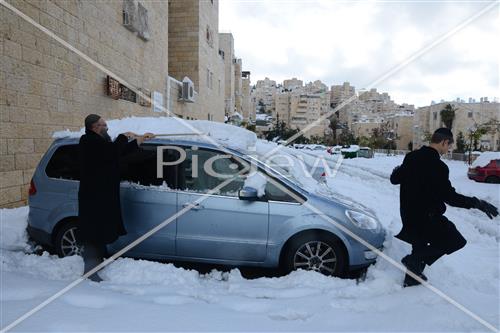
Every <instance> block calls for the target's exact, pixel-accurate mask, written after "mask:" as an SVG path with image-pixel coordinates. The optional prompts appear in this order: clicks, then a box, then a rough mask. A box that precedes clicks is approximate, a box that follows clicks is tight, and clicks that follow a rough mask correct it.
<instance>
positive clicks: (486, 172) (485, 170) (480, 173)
mask: <svg viewBox="0 0 500 333" xmlns="http://www.w3.org/2000/svg"><path fill="white" fill-rule="evenodd" d="M467 176H468V177H469V179H473V180H475V181H477V182H486V183H497V184H499V183H500V160H491V161H490V163H488V164H487V165H485V166H483V167H481V166H477V167H473V168H469V172H467Z"/></svg>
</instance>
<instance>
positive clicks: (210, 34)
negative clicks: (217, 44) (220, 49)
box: [206, 25, 214, 47]
mask: <svg viewBox="0 0 500 333" xmlns="http://www.w3.org/2000/svg"><path fill="white" fill-rule="evenodd" d="M206 35H207V36H206V37H207V43H208V45H209V46H210V47H214V32H213V31H212V29H211V28H210V26H208V25H207V34H206Z"/></svg>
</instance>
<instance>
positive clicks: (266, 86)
mask: <svg viewBox="0 0 500 333" xmlns="http://www.w3.org/2000/svg"><path fill="white" fill-rule="evenodd" d="M276 92H277V86H276V81H274V80H271V79H269V78H267V77H266V78H265V79H264V80H258V81H257V83H256V84H255V88H254V89H253V91H252V96H253V97H255V99H256V101H257V104H263V105H264V108H265V109H266V112H271V113H274V112H275V109H276V105H275V97H276Z"/></svg>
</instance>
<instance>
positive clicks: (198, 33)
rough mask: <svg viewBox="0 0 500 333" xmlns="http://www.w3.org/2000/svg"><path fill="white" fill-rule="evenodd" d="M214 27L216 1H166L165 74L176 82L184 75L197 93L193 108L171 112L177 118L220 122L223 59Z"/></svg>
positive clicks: (217, 19) (223, 114)
mask: <svg viewBox="0 0 500 333" xmlns="http://www.w3.org/2000/svg"><path fill="white" fill-rule="evenodd" d="M160 2H161V1H160ZM161 3H164V2H161ZM218 27H219V2H218V1H203V0H184V1H177V0H169V1H168V69H169V75H170V76H171V77H173V78H175V79H176V80H178V81H182V79H183V78H184V76H188V77H189V78H190V79H191V80H192V81H193V83H194V89H195V91H197V93H198V95H197V98H196V99H197V101H198V103H197V107H195V108H191V109H190V110H182V111H183V112H176V111H177V110H175V111H174V112H176V114H178V115H179V116H182V117H184V118H187V119H205V120H214V121H219V122H223V121H224V116H225V113H224V109H225V97H224V96H225V87H224V85H225V76H224V59H223V58H222V56H221V52H219V50H220V48H219V34H218V29H219V28H218ZM163 31H164V32H165V30H163Z"/></svg>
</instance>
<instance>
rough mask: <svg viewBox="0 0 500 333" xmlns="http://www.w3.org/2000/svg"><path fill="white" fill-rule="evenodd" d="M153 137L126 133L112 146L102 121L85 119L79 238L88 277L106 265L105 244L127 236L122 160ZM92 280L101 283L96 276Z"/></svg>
mask: <svg viewBox="0 0 500 333" xmlns="http://www.w3.org/2000/svg"><path fill="white" fill-rule="evenodd" d="M152 137H154V135H152V134H151V133H146V134H144V136H138V135H136V134H134V133H132V132H127V133H124V134H120V135H118V137H117V138H116V140H115V141H114V142H113V141H111V138H110V136H109V135H108V127H107V124H106V121H105V120H104V119H103V118H101V117H100V116H98V115H95V114H91V115H88V116H87V117H86V118H85V134H84V135H82V137H81V138H80V143H79V154H80V173H81V175H80V188H79V191H78V218H79V233H78V238H79V241H80V243H81V244H82V245H83V259H84V262H85V273H86V272H88V271H90V270H91V269H93V268H94V267H95V266H97V265H99V264H100V263H101V262H102V261H103V257H104V256H105V253H106V244H110V243H112V242H114V241H115V240H116V239H117V238H118V237H119V236H121V235H125V234H126V231H125V228H124V226H123V222H122V215H121V206H120V158H121V157H122V156H124V155H125V154H128V153H131V152H134V151H137V150H138V149H139V148H138V146H139V145H140V144H142V142H143V141H144V140H147V139H150V138H152ZM129 139H131V140H132V141H131V142H128V141H129ZM90 279H91V280H93V281H96V282H99V281H101V278H100V277H99V275H98V274H97V273H95V274H92V275H91V276H90Z"/></svg>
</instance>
